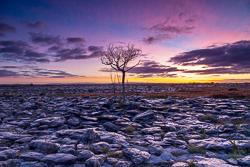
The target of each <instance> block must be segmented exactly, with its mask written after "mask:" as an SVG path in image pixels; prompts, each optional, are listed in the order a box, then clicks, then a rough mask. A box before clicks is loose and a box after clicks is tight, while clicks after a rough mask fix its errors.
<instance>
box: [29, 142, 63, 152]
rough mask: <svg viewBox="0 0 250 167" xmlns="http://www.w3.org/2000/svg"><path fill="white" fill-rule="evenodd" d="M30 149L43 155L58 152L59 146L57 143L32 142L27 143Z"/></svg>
mask: <svg viewBox="0 0 250 167" xmlns="http://www.w3.org/2000/svg"><path fill="white" fill-rule="evenodd" d="M29 147H30V148H31V149H39V150H40V151H41V152H44V153H55V152H57V151H58V150H59V148H60V145H59V144H57V143H51V142H49V141H46V140H32V141H31V142H30V143H29Z"/></svg>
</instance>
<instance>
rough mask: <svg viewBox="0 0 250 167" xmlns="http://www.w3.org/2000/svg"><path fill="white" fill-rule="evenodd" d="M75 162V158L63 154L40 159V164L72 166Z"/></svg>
mask: <svg viewBox="0 0 250 167" xmlns="http://www.w3.org/2000/svg"><path fill="white" fill-rule="evenodd" d="M75 161H76V156H74V155H72V154H64V153H57V154H49V155H47V156H45V157H44V158H43V159H42V162H45V163H48V164H56V165H64V164H73V163H75Z"/></svg>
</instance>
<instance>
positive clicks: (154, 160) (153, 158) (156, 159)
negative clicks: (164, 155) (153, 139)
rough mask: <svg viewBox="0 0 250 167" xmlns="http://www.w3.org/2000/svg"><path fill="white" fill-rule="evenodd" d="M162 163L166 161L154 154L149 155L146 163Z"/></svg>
mask: <svg viewBox="0 0 250 167" xmlns="http://www.w3.org/2000/svg"><path fill="white" fill-rule="evenodd" d="M164 163H167V161H165V160H163V159H161V158H160V157H158V156H155V155H151V157H150V158H149V159H148V160H147V164H149V165H162V164H164Z"/></svg>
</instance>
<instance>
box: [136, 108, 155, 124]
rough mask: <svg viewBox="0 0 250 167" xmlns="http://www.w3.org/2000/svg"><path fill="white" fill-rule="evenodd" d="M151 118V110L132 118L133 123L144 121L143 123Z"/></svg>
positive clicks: (152, 113) (152, 114)
mask: <svg viewBox="0 0 250 167" xmlns="http://www.w3.org/2000/svg"><path fill="white" fill-rule="evenodd" d="M153 116H154V112H153V111H151V110H148V111H146V112H143V113H141V114H138V115H136V116H135V117H134V118H133V121H135V120H144V121H145V120H149V119H151V118H152V117H153Z"/></svg>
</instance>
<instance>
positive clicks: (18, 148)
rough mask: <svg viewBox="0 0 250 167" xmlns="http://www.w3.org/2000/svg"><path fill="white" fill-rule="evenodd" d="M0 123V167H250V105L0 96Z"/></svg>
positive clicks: (191, 100) (245, 101)
mask: <svg viewBox="0 0 250 167" xmlns="http://www.w3.org/2000/svg"><path fill="white" fill-rule="evenodd" d="M29 89H30V90H29V91H31V93H30V94H32V93H33V94H35V93H39V94H40V93H41V92H38V91H37V90H36V87H35V86H34V87H33V88H29ZM19 90H21V88H20V89H19ZM1 91H3V89H2V90H1ZM4 91H6V90H4ZM48 91H49V90H48ZM0 117H1V119H0V166H1V167H2V166H3V167H5V166H6V167H7V166H8V167H10V166H22V167H48V166H51V167H52V166H55V167H63V166H72V167H101V166H103V167H113V166H115V167H130V166H131V167H136V166H145V167H153V166H172V167H188V166H190V167H193V166H196V167H231V166H250V126H249V124H250V99H243V100H235V99H214V98H205V97H200V98H189V99H178V98H171V97H169V98H167V99H150V98H145V97H143V96H129V97H127V102H126V103H123V102H122V101H121V100H120V98H115V97H112V98H106V97H104V96H99V97H89V96H82V97H70V98H68V97H49V96H46V93H44V95H41V96H25V97H15V96H13V97H10V96H3V97H0Z"/></svg>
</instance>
